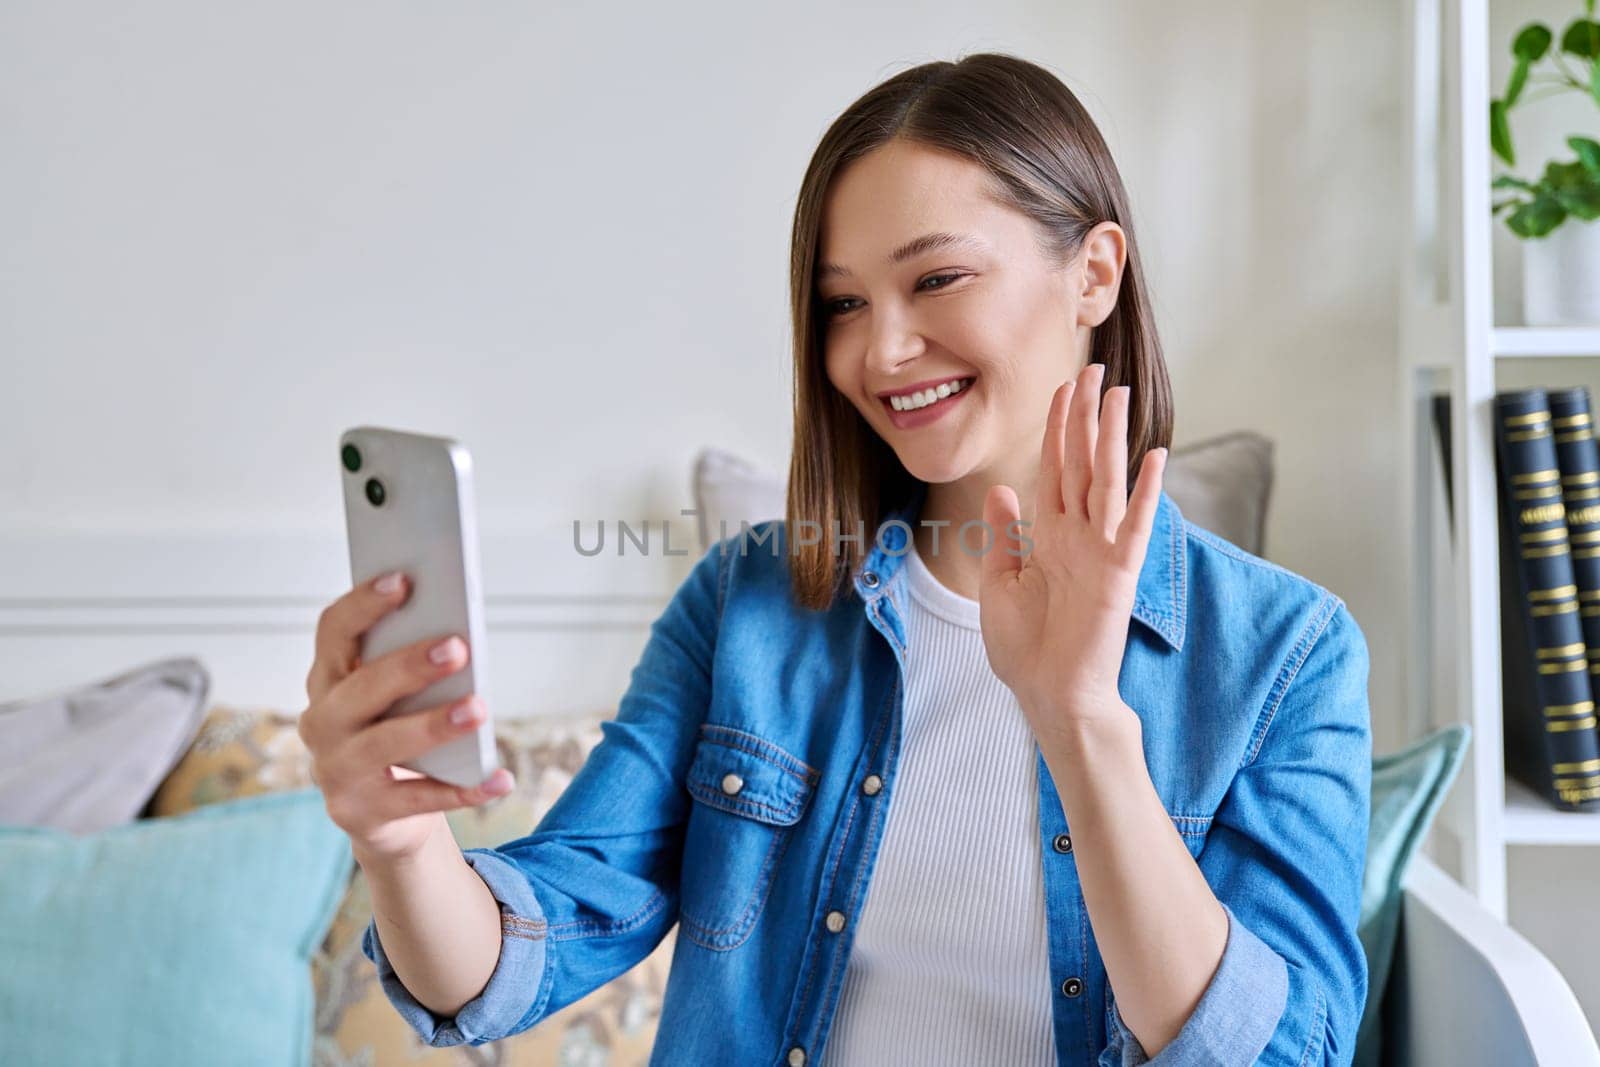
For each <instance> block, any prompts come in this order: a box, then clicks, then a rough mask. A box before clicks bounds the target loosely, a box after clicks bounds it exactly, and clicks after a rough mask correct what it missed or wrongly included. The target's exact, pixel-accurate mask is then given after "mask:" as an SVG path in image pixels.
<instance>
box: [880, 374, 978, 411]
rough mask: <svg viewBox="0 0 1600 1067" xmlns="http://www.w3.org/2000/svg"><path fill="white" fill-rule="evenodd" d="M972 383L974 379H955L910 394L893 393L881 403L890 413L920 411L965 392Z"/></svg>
mask: <svg viewBox="0 0 1600 1067" xmlns="http://www.w3.org/2000/svg"><path fill="white" fill-rule="evenodd" d="M974 381H976V378H974V377H967V378H956V379H954V380H952V381H947V382H940V383H939V384H938V385H937V386H930V387H928V388H926V389H919V390H917V391H916V392H912V393H895V394H893V395H891V396H886V397H884V398H883V402H884V404H885V405H887V406H888V407H889V409H890V410H891V411H921V410H922V409H923V408H926V407H932V406H933V405H934V404H937V403H938V402H939V401H941V400H945V399H947V398H949V397H951V396H954V395H956V394H958V393H961V392H963V391H965V390H966V389H967V388H968V387H969V386H970V385H972V383H973V382H974Z"/></svg>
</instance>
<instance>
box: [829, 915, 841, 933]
mask: <svg viewBox="0 0 1600 1067" xmlns="http://www.w3.org/2000/svg"><path fill="white" fill-rule="evenodd" d="M827 923H828V930H829V932H830V933H835V934H836V933H838V932H839V931H840V930H843V929H844V912H842V911H830V912H828V918H827Z"/></svg>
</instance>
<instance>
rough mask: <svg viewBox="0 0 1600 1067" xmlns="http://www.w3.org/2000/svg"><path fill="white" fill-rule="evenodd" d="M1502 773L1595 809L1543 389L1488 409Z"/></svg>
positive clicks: (1596, 738) (1558, 486) (1598, 777)
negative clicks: (1495, 508) (1496, 515)
mask: <svg viewBox="0 0 1600 1067" xmlns="http://www.w3.org/2000/svg"><path fill="white" fill-rule="evenodd" d="M1494 436H1495V482H1496V485H1497V486H1498V495H1499V500H1500V523H1499V526H1500V564H1501V565H1500V624H1501V629H1500V641H1501V671H1500V677H1501V681H1502V688H1501V697H1502V700H1501V702H1502V718H1503V720H1504V729H1505V763H1506V770H1507V771H1508V772H1510V773H1511V774H1512V775H1513V776H1514V777H1516V778H1518V779H1520V780H1521V781H1523V782H1525V783H1526V784H1527V785H1529V786H1530V787H1531V788H1533V789H1534V790H1536V791H1537V792H1539V793H1540V794H1542V795H1543V796H1544V797H1545V799H1546V800H1548V801H1549V802H1550V803H1551V804H1552V805H1554V806H1556V807H1558V808H1563V809H1566V810H1571V811H1589V810H1597V809H1600V729H1597V724H1596V717H1595V704H1594V695H1593V690H1592V688H1591V686H1590V681H1589V679H1590V674H1589V663H1588V653H1587V647H1588V646H1587V642H1586V640H1585V637H1584V627H1583V622H1582V617H1581V615H1580V614H1579V598H1578V585H1577V579H1576V577H1575V575H1574V571H1573V562H1574V561H1573V555H1572V551H1571V543H1570V541H1569V539H1568V536H1569V535H1568V531H1567V514H1566V507H1565V503H1564V501H1563V498H1562V480H1561V478H1562V472H1561V467H1560V463H1559V460H1558V457H1557V442H1556V438H1555V436H1553V434H1552V414H1551V403H1550V396H1549V394H1548V393H1547V392H1546V391H1545V390H1543V389H1518V390H1513V391H1508V392H1501V393H1498V394H1497V395H1496V396H1495V403H1494Z"/></svg>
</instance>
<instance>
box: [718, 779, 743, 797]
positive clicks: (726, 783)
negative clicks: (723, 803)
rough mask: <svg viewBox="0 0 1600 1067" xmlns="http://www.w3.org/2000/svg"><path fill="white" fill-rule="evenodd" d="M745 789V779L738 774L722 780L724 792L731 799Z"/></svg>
mask: <svg viewBox="0 0 1600 1067" xmlns="http://www.w3.org/2000/svg"><path fill="white" fill-rule="evenodd" d="M743 788H744V779H743V778H740V777H739V776H738V775H737V774H726V775H723V778H722V791H723V792H724V793H726V794H728V795H729V796H730V797H731V796H733V795H734V794H735V793H737V792H738V791H739V790H741V789H743Z"/></svg>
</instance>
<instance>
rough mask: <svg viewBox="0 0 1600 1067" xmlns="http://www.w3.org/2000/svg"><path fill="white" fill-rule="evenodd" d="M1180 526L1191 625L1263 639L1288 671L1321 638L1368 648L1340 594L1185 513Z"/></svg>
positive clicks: (1240, 639)
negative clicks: (1186, 517)
mask: <svg viewBox="0 0 1600 1067" xmlns="http://www.w3.org/2000/svg"><path fill="white" fill-rule="evenodd" d="M1183 527H1184V533H1185V541H1186V546H1187V547H1186V551H1185V555H1186V560H1187V563H1188V567H1187V570H1188V575H1189V583H1190V584H1189V594H1188V595H1189V604H1188V609H1189V615H1190V626H1191V628H1192V627H1196V626H1198V627H1199V628H1200V632H1201V633H1209V634H1218V633H1221V634H1232V635H1234V640H1235V642H1240V643H1242V642H1246V641H1255V642H1257V643H1260V644H1265V645H1267V646H1269V647H1270V649H1271V651H1272V652H1274V653H1276V654H1277V658H1278V659H1279V661H1280V664H1281V666H1282V668H1283V669H1284V670H1285V671H1290V672H1292V671H1293V670H1294V669H1295V664H1296V662H1298V661H1303V660H1304V658H1305V657H1306V656H1307V655H1308V654H1309V653H1310V652H1311V650H1312V649H1313V648H1316V647H1317V646H1319V645H1324V646H1326V645H1334V644H1339V645H1345V646H1351V645H1359V646H1360V652H1361V653H1362V654H1363V655H1365V651H1366V641H1365V637H1364V635H1363V634H1362V631H1361V627H1360V626H1359V625H1358V624H1357V622H1356V620H1355V618H1354V616H1353V615H1351V613H1350V609H1349V607H1348V605H1347V604H1346V603H1345V601H1344V599H1343V598H1342V597H1340V596H1339V595H1338V594H1336V593H1334V592H1333V591H1332V590H1330V589H1328V588H1327V587H1326V586H1324V585H1322V584H1321V583H1319V582H1316V581H1314V580H1312V579H1310V578H1308V577H1306V576H1305V575H1303V574H1299V573H1297V572H1295V571H1292V570H1290V569H1289V568H1287V567H1284V566H1282V565H1280V564H1277V563H1274V562H1272V561H1271V560H1267V559H1263V558H1262V557H1260V556H1258V555H1255V554H1254V553H1251V552H1248V551H1246V550H1245V549H1243V548H1241V547H1239V546H1238V545H1236V544H1234V543H1233V542H1231V541H1228V540H1226V539H1225V538H1222V537H1220V536H1218V535H1217V534H1215V533H1212V532H1211V531H1210V530H1206V529H1204V528H1202V527H1199V526H1196V525H1195V524H1194V523H1192V522H1190V521H1188V520H1187V519H1185V520H1183ZM1191 632H1194V631H1193V629H1191Z"/></svg>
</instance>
